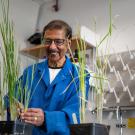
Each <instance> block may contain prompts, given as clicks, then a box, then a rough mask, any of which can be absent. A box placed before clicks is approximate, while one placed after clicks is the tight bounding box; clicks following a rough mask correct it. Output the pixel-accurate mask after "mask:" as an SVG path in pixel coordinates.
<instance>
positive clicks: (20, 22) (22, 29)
mask: <svg viewBox="0 0 135 135" xmlns="http://www.w3.org/2000/svg"><path fill="white" fill-rule="evenodd" d="M38 8H39V5H38V4H37V3H35V2H33V1H32V0H10V10H11V17H12V20H13V22H14V25H15V27H14V28H15V33H16V35H15V36H16V39H17V42H18V44H19V45H20V47H21V48H25V47H26V40H27V38H28V37H29V36H31V35H32V34H33V33H34V32H35V25H36V20H37V15H38Z"/></svg>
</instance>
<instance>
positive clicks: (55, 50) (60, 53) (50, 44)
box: [44, 29, 68, 63]
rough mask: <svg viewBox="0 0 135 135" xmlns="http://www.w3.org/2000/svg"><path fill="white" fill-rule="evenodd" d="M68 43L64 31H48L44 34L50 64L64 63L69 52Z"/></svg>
mask: <svg viewBox="0 0 135 135" xmlns="http://www.w3.org/2000/svg"><path fill="white" fill-rule="evenodd" d="M67 42H68V40H67V39H66V37H65V32H64V30H57V29H54V30H47V31H46V32H45V34H44V45H45V49H46V54H47V57H48V60H49V62H50V63H58V62H60V61H61V62H62V60H64V57H65V53H66V52H67V46H68V45H67Z"/></svg>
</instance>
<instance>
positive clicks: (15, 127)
mask: <svg viewBox="0 0 135 135" xmlns="http://www.w3.org/2000/svg"><path fill="white" fill-rule="evenodd" d="M4 134H5V135H11V134H13V135H14V134H18V135H20V134H21V135H32V125H30V124H27V123H24V122H21V121H0V135H4Z"/></svg>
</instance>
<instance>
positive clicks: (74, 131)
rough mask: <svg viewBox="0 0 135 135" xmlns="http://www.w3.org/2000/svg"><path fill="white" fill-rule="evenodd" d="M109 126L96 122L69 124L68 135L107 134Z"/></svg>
mask: <svg viewBox="0 0 135 135" xmlns="http://www.w3.org/2000/svg"><path fill="white" fill-rule="evenodd" d="M109 130H110V126H108V125H103V124H97V123H84V124H72V125H70V135H109Z"/></svg>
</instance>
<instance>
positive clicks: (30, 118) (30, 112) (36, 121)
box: [20, 108, 44, 126]
mask: <svg viewBox="0 0 135 135" xmlns="http://www.w3.org/2000/svg"><path fill="white" fill-rule="evenodd" d="M20 116H21V119H22V120H24V121H25V122H27V123H30V124H33V125H35V126H41V125H42V124H43V123H44V112H43V110H42V109H39V108H28V109H27V110H26V111H22V112H21V114H20Z"/></svg>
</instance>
